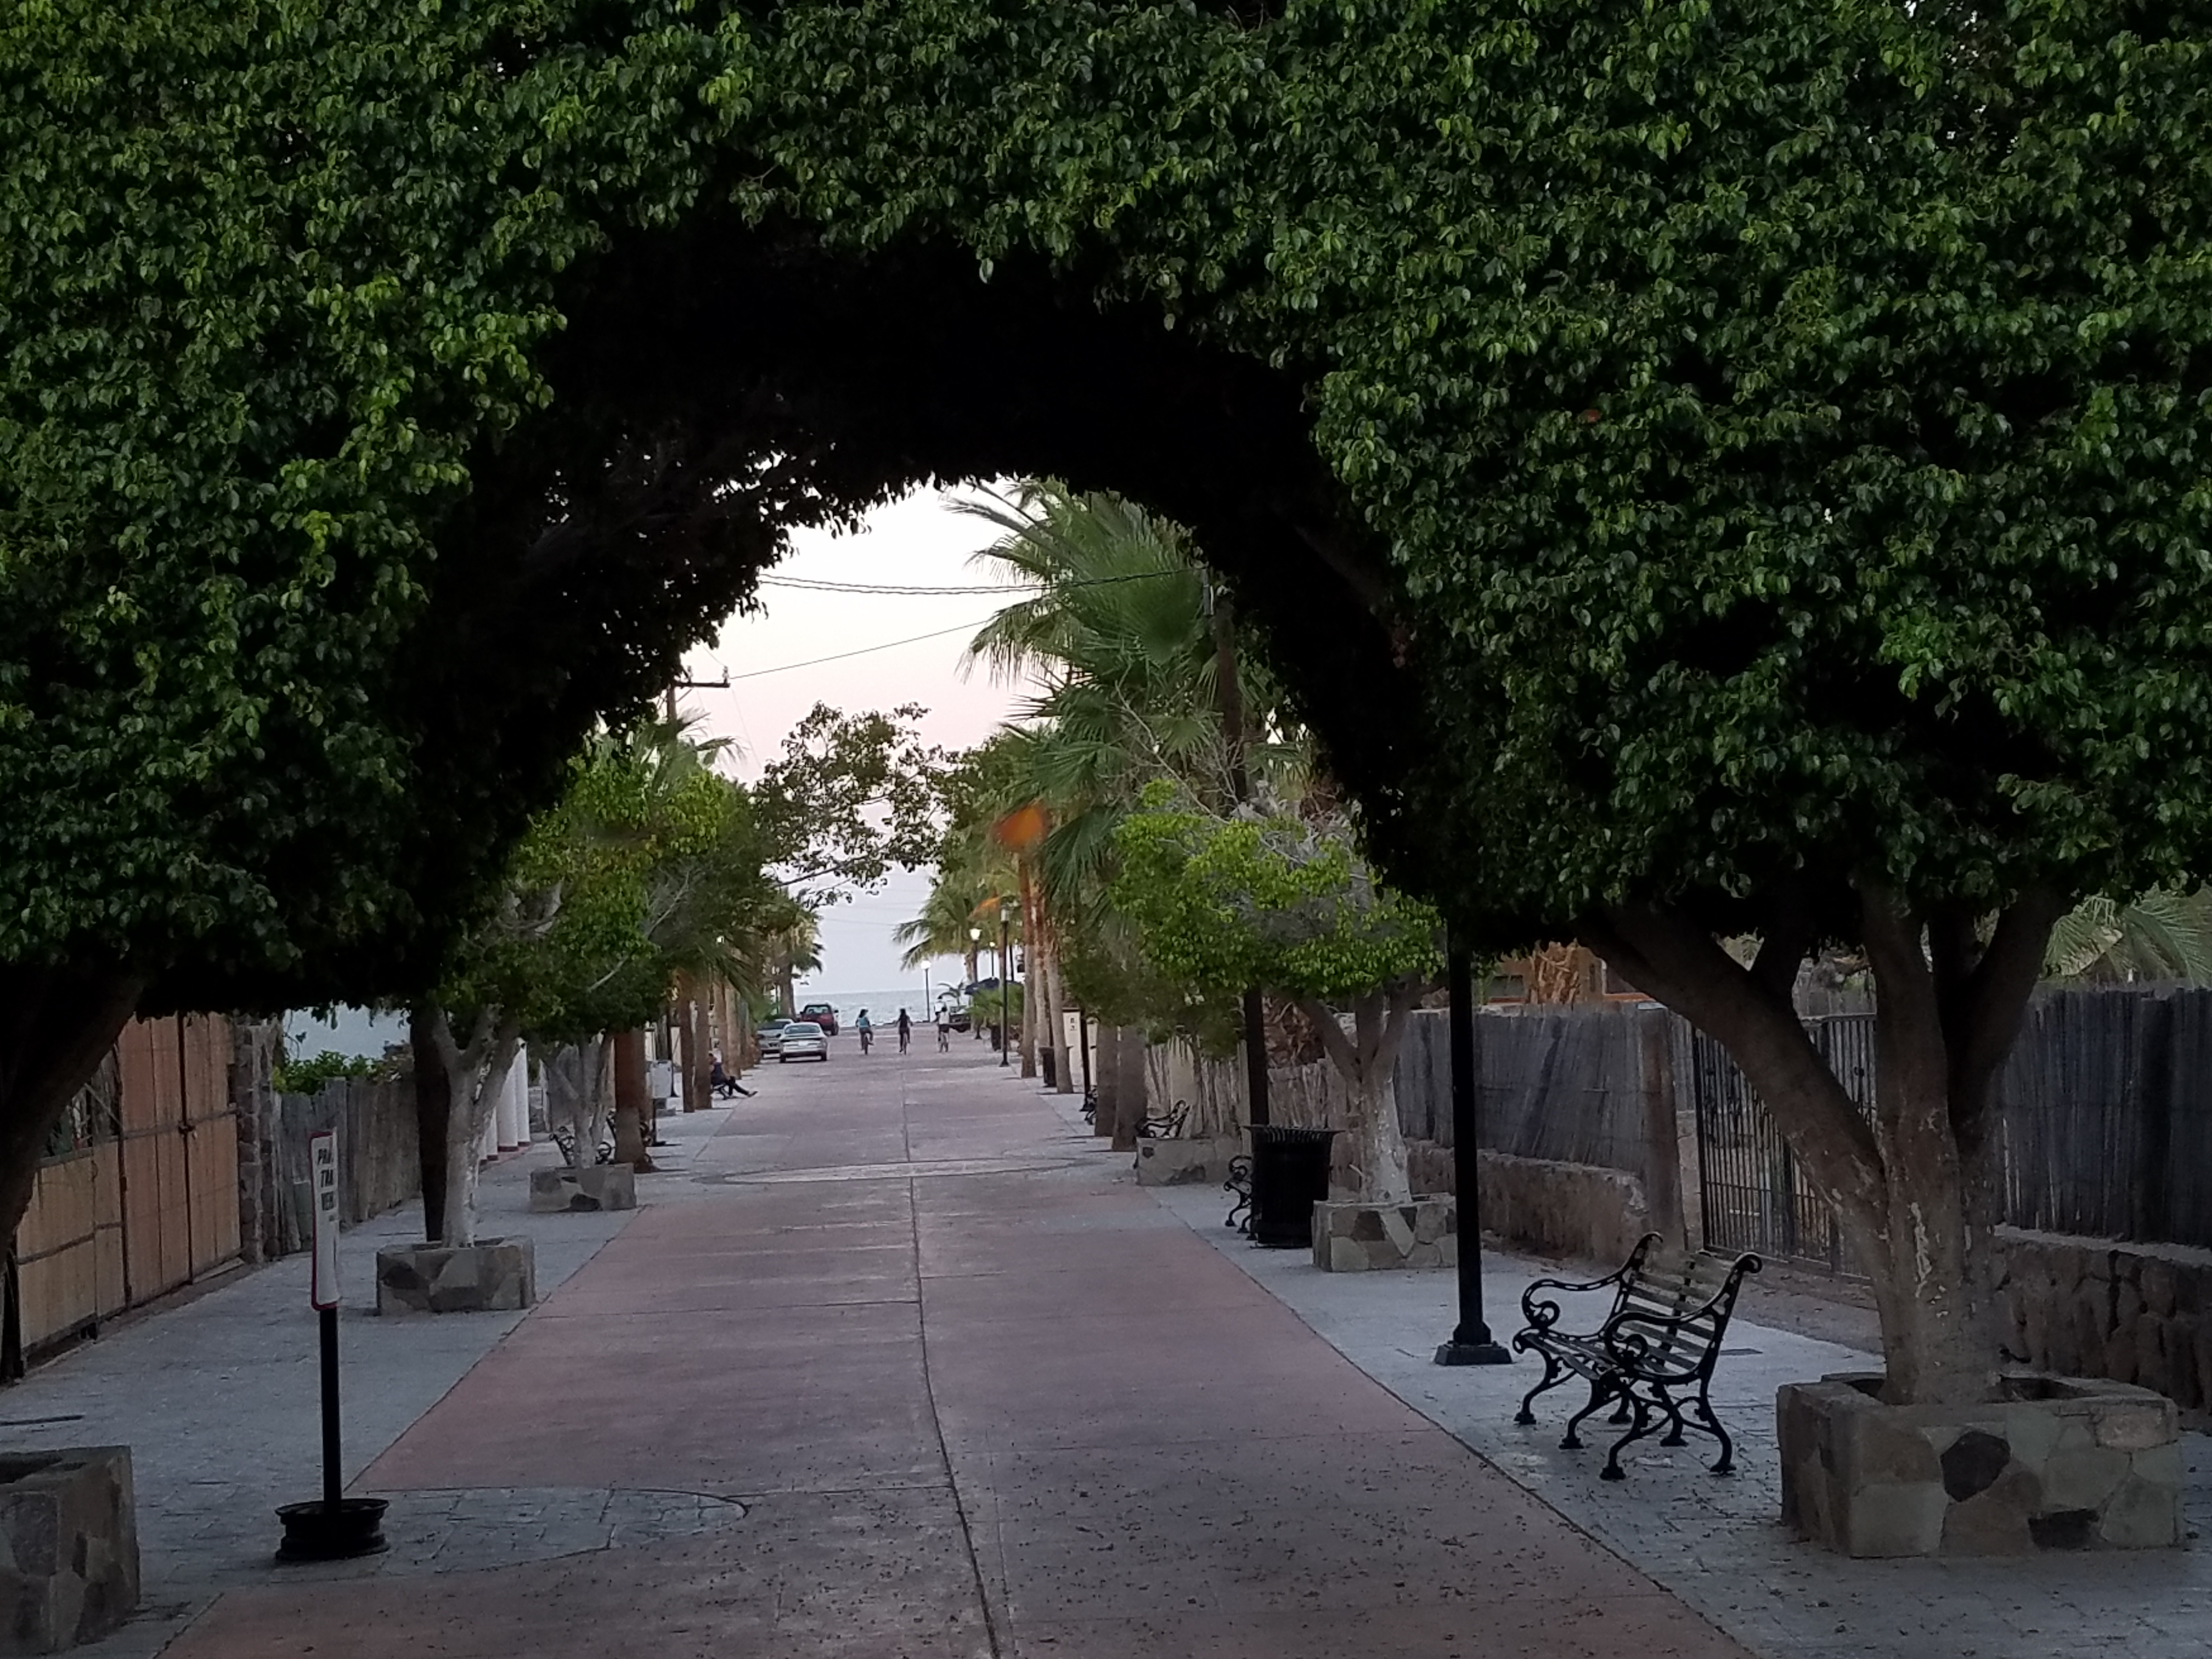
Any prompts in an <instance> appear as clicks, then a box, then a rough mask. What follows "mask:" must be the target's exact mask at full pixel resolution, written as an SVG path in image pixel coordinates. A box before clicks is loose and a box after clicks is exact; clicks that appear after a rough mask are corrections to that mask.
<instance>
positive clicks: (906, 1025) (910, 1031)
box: [898, 1008, 914, 1054]
mask: <svg viewBox="0 0 2212 1659" xmlns="http://www.w3.org/2000/svg"><path fill="white" fill-rule="evenodd" d="M898 1033H899V1052H900V1053H901V1054H904V1053H905V1052H906V1045H907V1044H908V1042H910V1041H912V1039H913V1037H914V1022H913V1021H912V1020H910V1019H908V1018H907V1017H906V1010H905V1009H903V1008H902V1009H900V1010H899V1024H898Z"/></svg>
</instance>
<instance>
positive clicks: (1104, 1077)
mask: <svg viewBox="0 0 2212 1659" xmlns="http://www.w3.org/2000/svg"><path fill="white" fill-rule="evenodd" d="M1097 1067H1098V1081H1097V1089H1096V1090H1095V1091H1094V1092H1095V1093H1096V1094H1097V1097H1098V1106H1097V1110H1096V1111H1095V1112H1093V1113H1092V1114H1091V1133H1093V1134H1096V1135H1104V1136H1105V1137H1107V1138H1108V1139H1112V1138H1113V1134H1114V1120H1115V1116H1116V1115H1118V1114H1119V1112H1120V1110H1121V1027H1120V1026H1118V1025H1109V1024H1105V1023H1104V1022H1103V1020H1102V1021H1101V1022H1100V1023H1099V1026H1098V1044H1097Z"/></svg>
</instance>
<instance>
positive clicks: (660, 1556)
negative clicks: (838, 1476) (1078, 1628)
mask: <svg viewBox="0 0 2212 1659" xmlns="http://www.w3.org/2000/svg"><path fill="white" fill-rule="evenodd" d="M981 1628H982V1626H981V1616H980V1613H979V1612H978V1610H977V1609H976V1607H975V1596H974V1583H973V1578H972V1576H971V1574H970V1573H969V1568H968V1565H967V1559H966V1553H965V1549H964V1547H963V1544H962V1542H961V1539H960V1534H959V1528H958V1522H957V1514H956V1512H955V1511H954V1509H953V1506H952V1502H951V1497H950V1494H949V1493H946V1492H942V1491H939V1492H910V1493H904V1492H902V1493H879V1494H859V1493H843V1494H799V1495H793V1496H780V1497H770V1498H763V1499H762V1500H761V1501H760V1503H759V1504H757V1506H756V1507H755V1508H754V1510H752V1511H751V1513H750V1515H749V1516H748V1517H747V1522H746V1524H745V1525H744V1527H743V1528H741V1529H740V1530H737V1531H732V1532H730V1533H726V1534H720V1535H717V1536H715V1537H713V1538H708V1539H691V1540H675V1541H667V1542H664V1543H662V1544H660V1545H658V1546H656V1547H653V1548H651V1549H640V1550H623V1551H615V1550H604V1551H598V1552H594V1553H592V1554H589V1555H585V1556H579V1557H572V1558H569V1559H564V1560H562V1561H557V1562H532V1563H526V1564H520V1565H509V1566H503V1567H501V1568H500V1569H499V1570H497V1571H465V1572H453V1573H447V1574H445V1575H442V1576H440V1577H431V1578H392V1577H387V1578H380V1579H372V1580H368V1581H365V1582H361V1583H342V1584H318V1585H315V1586H313V1587H312V1588H309V1587H300V1588H283V1587H275V1588H270V1589H254V1590H247V1591H241V1592H236V1593H234V1594H232V1595H228V1596H226V1597H225V1598H224V1599H223V1600H222V1601H221V1602H220V1603H218V1604H217V1606H216V1608H215V1609H214V1610H213V1611H212V1612H211V1613H209V1614H208V1615H207V1616H206V1617H204V1619H202V1620H200V1621H199V1622H198V1623H197V1625H195V1626H193V1627H192V1629H191V1631H190V1632H188V1633H187V1634H186V1635H185V1638H182V1639H181V1640H180V1641H179V1642H178V1643H177V1644H175V1646H173V1648H172V1649H171V1650H169V1653H168V1655H167V1659H280V1656H281V1659H294V1656H307V1655H309V1654H312V1655H313V1659H333V1656H336V1659H403V1656H411V1655H414V1654H416V1653H422V1654H429V1655H435V1656H438V1659H516V1656H543V1659H609V1656H624V1659H626V1656H628V1655H629V1654H633V1653H635V1654H638V1655H650V1656H653V1659H662V1656H674V1659H692V1656H698V1659H710V1656H711V1659H728V1656H733V1655H749V1654H759V1655H763V1656H769V1655H775V1656H781V1655H786V1654H790V1653H793V1652H798V1651H804V1652H805V1653H807V1654H809V1655H829V1654H843V1653H848V1652H850V1653H854V1654H861V1653H872V1652H884V1653H893V1652H896V1651H898V1644H899V1643H900V1642H902V1641H903V1642H906V1643H908V1645H909V1646H910V1647H911V1648H912V1650H915V1651H916V1652H927V1653H939V1652H941V1653H945V1654H948V1655H955V1654H957V1655H960V1656H961V1659H968V1656H969V1655H971V1654H975V1653H978V1652H981V1651H982V1650H984V1649H985V1647H986V1645H987V1644H984V1643H983V1642H982V1640H981Z"/></svg>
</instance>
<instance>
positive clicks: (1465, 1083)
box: [1437, 941, 1513, 1365]
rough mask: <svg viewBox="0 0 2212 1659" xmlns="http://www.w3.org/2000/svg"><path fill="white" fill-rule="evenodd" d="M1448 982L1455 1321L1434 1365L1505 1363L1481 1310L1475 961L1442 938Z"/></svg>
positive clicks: (1510, 1360)
mask: <svg viewBox="0 0 2212 1659" xmlns="http://www.w3.org/2000/svg"><path fill="white" fill-rule="evenodd" d="M1444 960H1445V969H1444V972H1445V976H1446V979H1447V981H1449V985H1450V987H1451V1092H1452V1170H1453V1174H1454V1176H1455V1181H1454V1183H1453V1184H1454V1185H1455V1188H1457V1191H1458V1209H1459V1214H1458V1218H1457V1222H1456V1225H1457V1228H1458V1232H1459V1325H1458V1327H1457V1328H1455V1330H1454V1331H1453V1332H1452V1334H1451V1340H1450V1341H1449V1342H1447V1343H1445V1344H1443V1346H1441V1347H1439V1348H1438V1349H1437V1364H1439V1365H1510V1364H1512V1363H1513V1356H1512V1355H1511V1354H1510V1353H1508V1352H1505V1348H1504V1344H1502V1343H1500V1342H1499V1341H1498V1339H1497V1338H1496V1337H1494V1336H1492V1334H1490V1326H1489V1324H1488V1322H1486V1320H1485V1319H1484V1318H1483V1316H1482V1218H1481V1215H1480V1200H1479V1199H1478V1197H1477V1194H1476V1190H1475V1182H1476V1179H1477V1176H1476V1169H1477V1162H1478V1160H1477V1158H1476V1157H1475V1150H1474V1138H1475V1092H1474V960H1473V958H1471V957H1469V956H1468V953H1467V951H1466V949H1465V948H1464V947H1463V946H1462V945H1458V944H1456V943H1452V942H1449V941H1447V950H1446V951H1445V957H1444Z"/></svg>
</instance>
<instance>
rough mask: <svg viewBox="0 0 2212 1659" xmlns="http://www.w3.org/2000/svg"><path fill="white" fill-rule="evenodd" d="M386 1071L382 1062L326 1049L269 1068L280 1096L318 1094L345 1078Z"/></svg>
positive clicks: (271, 1082)
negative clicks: (330, 1084)
mask: <svg viewBox="0 0 2212 1659" xmlns="http://www.w3.org/2000/svg"><path fill="white" fill-rule="evenodd" d="M387 1069H388V1067H387V1066H386V1062H385V1061H383V1060H371V1059H368V1057H367V1056H366V1055H362V1054H337V1053H334V1052H333V1051H331V1049H328V1048H325V1049H324V1050H323V1052H322V1053H320V1054H311V1055H308V1056H307V1057H306V1058H304V1059H301V1060H279V1061H278V1062H277V1063H276V1065H275V1066H272V1067H270V1073H269V1086H270V1088H271V1089H273V1090H275V1091H276V1092H277V1093H278V1094H280V1095H312V1094H317V1093H319V1092H320V1091H321V1090H322V1087H323V1085H325V1084H326V1083H336V1082H337V1081H338V1080H339V1079H343V1078H368V1077H380V1076H383V1075H384V1074H385V1073H386V1071H387Z"/></svg>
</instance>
